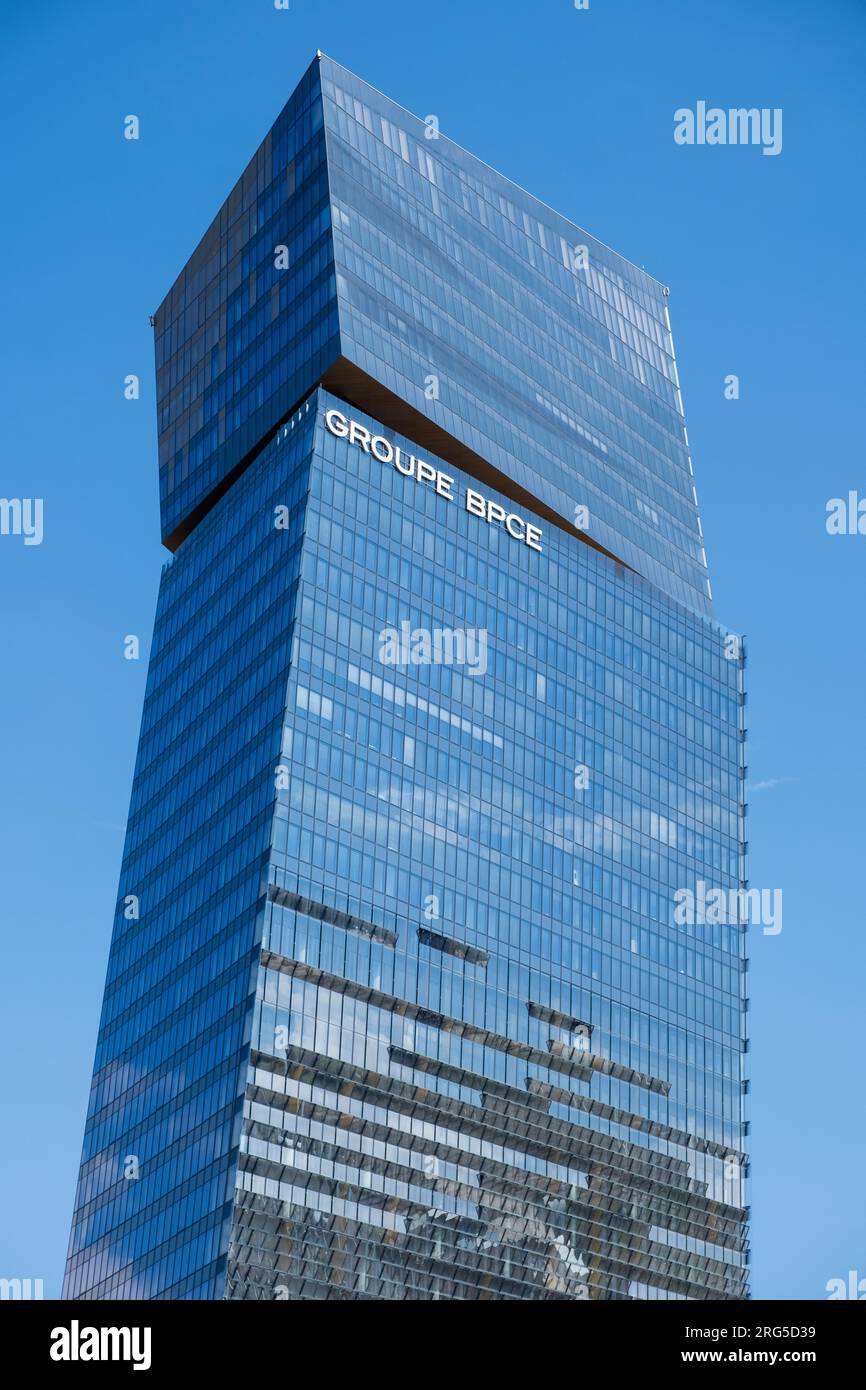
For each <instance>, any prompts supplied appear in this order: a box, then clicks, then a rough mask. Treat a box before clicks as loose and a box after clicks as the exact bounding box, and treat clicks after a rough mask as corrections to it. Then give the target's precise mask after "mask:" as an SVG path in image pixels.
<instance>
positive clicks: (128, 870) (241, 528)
mask: <svg viewBox="0 0 866 1390" xmlns="http://www.w3.org/2000/svg"><path fill="white" fill-rule="evenodd" d="M308 449H309V426H308V425H307V424H306V423H304V421H303V419H302V420H301V421H299V424H298V428H297V431H296V432H295V433H294V434H292V435H291V436H290V437H289V438H287V439H286V440H284V441H283V442H282V444H281V445H279V446H278V445H276V444H275V445H272V446H271V449H270V451H269V452H267V453H266V454H264V455H262V456H261V458H260V459H259V460H258V461H257V463H256V464H255V465H254V466H253V468H252V469H250V470H249V471H248V472H247V473H246V474H245V475H244V477H243V479H242V480H241V481H240V482H239V483H238V484H237V486H236V487H235V488H234V489H233V491H232V494H231V498H230V499H229V498H225V499H224V500H223V502H222V503H220V504H218V506H217V507H216V508H215V509H214V510H213V511H212V512H211V513H210V515H209V516H208V517H207V519H206V520H205V521H204V522H202V524H201V525H200V526H199V527H198V528H197V530H196V531H195V534H194V535H193V536H191V537H190V538H189V540H188V541H186V542H185V544H184V545H183V547H182V548H181V550H180V552H179V553H178V555H177V556H176V557H175V559H174V561H173V562H172V563H171V564H169V565H168V566H167V567H166V569H165V570H164V572H163V576H162V583H161V585H160V594H159V603H158V607H157V614H156V624H155V630H154V639H153V648H152V651H151V656H150V668H149V672H148V683H147V692H146V696H145V705H144V713H143V716H142V723H141V734H140V739H139V749H138V757H137V761H136V768H135V778H134V782H133V789H132V799H131V803H130V809H129V821H128V825H127V833H126V844H125V847H124V856H123V865H122V868H121V874H120V887H119V892H118V904H117V911H116V914H115V923H114V933H113V936H112V942H111V953H110V957H109V964H108V973H107V976H106V982H105V996H104V1002H103V1009H102V1017H101V1020H100V1027H99V1036H98V1041H97V1050H96V1059H95V1062H94V1070H93V1084H92V1089H91V1096H90V1104H89V1107H88V1116H87V1126H86V1131H85V1138H84V1149H83V1154H82V1162H81V1174H80V1178H79V1183H78V1190H77V1193H76V1199H75V1213H74V1217H73V1225H72V1237H71V1241H70V1251H69V1259H68V1263H67V1270H66V1281H65V1285H64V1297H69V1298H74V1297H82V1296H87V1297H90V1298H155V1297H161V1296H166V1297H172V1298H175V1297H186V1298H191V1297H201V1298H214V1297H219V1296H220V1294H221V1291H222V1287H223V1281H224V1265H225V1260H224V1256H225V1250H226V1245H227V1230H228V1224H229V1218H230V1213H231V1202H232V1197H233V1191H234V1170H235V1166H236V1162H237V1142H238V1132H237V1126H238V1121H239V1104H240V1097H241V1095H242V1091H243V1080H244V1073H245V1067H246V1059H247V1056H248V1052H249V1029H250V1015H251V1009H252V1002H253V990H254V987H255V968H256V963H257V961H258V950H257V941H258V937H259V934H260V930H261V913H262V886H261V885H262V881H263V875H264V872H265V869H264V866H265V864H266V861H267V855H268V848H269V844H270V836H271V821H272V818H273V799H274V772H273V768H274V765H275V763H276V759H277V757H278V755H279V749H280V739H281V732H282V725H283V709H284V705H285V689H286V679H287V674H288V667H289V659H290V652H291V643H292V624H293V620H294V612H295V600H296V586H297V574H298V564H299V556H300V541H301V534H302V527H303V503H304V497H305V493H306V488H307V473H308V457H307V455H308ZM280 505H281V506H286V507H288V508H289V509H290V512H289V518H290V524H289V525H288V527H287V528H283V529H279V530H278V529H277V528H276V526H275V512H274V508H275V507H276V506H280ZM130 899H134V901H129V900H130ZM130 914H132V915H130Z"/></svg>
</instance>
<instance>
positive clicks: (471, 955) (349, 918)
mask: <svg viewBox="0 0 866 1390" xmlns="http://www.w3.org/2000/svg"><path fill="white" fill-rule="evenodd" d="M577 243H580V244H583V245H585V247H586V249H587V251H588V259H587V261H586V263H585V264H583V263H582V262H581V261H580V260H579V259H578V260H575V257H574V255H573V253H574V250H575V245H576V244H577ZM283 248H284V250H285V262H284V264H283V265H282V266H278V265H277V264H276V259H275V252H276V251H277V250H278V249H283ZM156 336H157V374H158V388H159V390H158V398H159V399H158V409H159V421H160V486H161V501H162V515H163V535H164V536H165V537H166V539H167V543H168V544H169V545H170V547H171V548H173V549H176V554H175V556H174V559H173V561H172V562H171V563H170V564H169V565H167V566H166V568H165V570H164V572H163V576H162V583H161V587H160V597H159V604H158V610H157V616H156V627H155V635H154V641H153V649H152V653H151V659H150V669H149V675H148V686H147V692H146V698H145V706H144V712H143V716H142V727H141V735H140V742H139V750H138V758H137V763H136V769H135V777H134V783H133V790H132V798H131V803H130V811H129V820H128V826H127V836H126V844H125V849H124V859H123V865H122V870H121V879H120V886H119V892H118V902H117V909H116V914H115V922H114V932H113V937H112V944H111V952H110V957H109V965H108V972H107V978H106V984H105V995H104V1001H103V1011H102V1017H101V1021H100V1029H99V1037H98V1043H97V1053H96V1060H95V1064H94V1074H93V1083H92V1091H91V1099H90V1105H89V1108H88V1117H87V1123H86V1129H85V1140H84V1150H83V1155H82V1163H81V1171H80V1177H79V1184H78V1189H77V1193H76V1202H75V1211H74V1217H73V1227H72V1235H71V1240H70V1250H69V1257H68V1262H67V1270H66V1280H65V1285H64V1296H65V1297H69V1298H80V1297H89V1298H140V1297H144V1298H160V1297H171V1298H175V1297H182V1298H221V1297H230V1298H266V1299H282V1298H291V1299H306V1298H351V1299H363V1298H371V1297H372V1298H389V1299H390V1298H399V1299H403V1298H425V1299H426V1298H434V1297H436V1298H438V1297H445V1298H487V1297H494V1298H505V1299H515V1298H516V1299H522V1298H539V1299H558V1298H564V1299H584V1298H587V1299H597V1298H652V1299H657V1298H698V1299H700V1298H737V1297H742V1296H743V1295H744V1292H745V1291H746V1287H747V1266H748V1244H747V1238H746V1227H745V1220H746V1215H747V1211H746V1205H745V1179H746V1172H747V1168H746V1159H745V1155H744V1152H743V1150H744V1146H745V1139H746V1135H747V1132H748V1126H747V1123H746V1120H745V1116H744V1104H745V1102H744V1096H745V1093H746V1089H747V1083H746V1079H745V1060H746V1058H745V1052H746V1026H745V1025H746V1017H747V1005H748V1000H747V997H746V978H747V976H746V967H747V961H746V950H745V933H744V929H743V927H741V926H740V925H738V924H737V922H736V921H735V920H734V921H731V920H730V919H728V920H727V921H726V920H718V921H712V920H710V921H709V922H707V923H704V922H702V921H698V922H697V923H690V922H688V921H680V920H679V918H678V916H677V915H676V914H675V911H674V908H675V902H676V901H677V897H676V895H678V894H679V893H680V892H681V891H682V890H691V891H693V892H696V890H697V888H698V885H699V884H701V883H704V884H709V885H712V886H714V887H715V888H717V889H720V890H722V891H723V892H725V893H729V894H735V893H736V892H737V890H740V889H742V888H743V886H744V884H745V843H744V808H743V777H744V772H745V767H744V742H743V740H744V727H743V724H744V719H743V716H744V699H745V696H744V688H743V680H744V672H743V659H742V654H741V653H740V652H739V650H737V651H736V652H735V653H734V654H733V655H732V652H731V649H730V647H729V645H728V643H727V641H726V639H727V637H728V634H727V633H726V632H725V631H724V630H723V629H722V628H721V627H720V626H719V625H718V623H717V622H716V621H715V620H714V618H713V616H712V614H711V603H710V595H709V584H708V581H707V576H706V556H705V554H704V551H703V540H702V534H701V529H700V521H699V518H698V515H697V497H696V494H695V491H694V484H693V482H692V476H691V463H690V461H689V457H688V451H687V443H686V438H685V430H684V425H683V419H682V402H681V399H680V394H679V388H678V384H677V374H676V365H675V362H674V357H673V347H672V342H671V338H670V329H669V322H668V316H667V305H666V297H665V294H664V293H663V291H662V287H661V286H659V285H658V284H657V282H655V281H654V280H652V279H651V277H649V276H648V275H646V274H645V273H644V272H643V271H640V270H639V269H637V268H636V267H634V266H631V265H629V264H628V263H627V262H625V261H623V260H622V259H621V258H620V257H618V256H616V255H615V253H613V252H612V251H610V250H609V249H608V248H606V247H604V246H602V245H601V244H600V243H598V242H596V241H595V240H594V239H593V238H590V237H588V236H587V235H586V234H585V233H582V232H579V230H578V229H577V228H575V227H574V226H573V225H572V224H570V223H568V222H566V221H565V219H563V218H560V217H559V216H558V215H557V214H555V213H553V212H552V211H551V210H550V209H548V208H546V207H544V205H543V204H540V203H538V202H537V201H536V200H535V199H532V198H531V197H530V196H529V195H528V194H525V193H523V192H522V190H519V189H517V188H515V187H514V186H513V185H511V184H510V183H508V181H507V180H505V179H503V178H502V177H501V176H499V175H497V174H495V173H494V172H493V171H492V170H489V169H488V168H487V167H486V166H485V165H483V164H482V163H481V162H480V161H478V160H476V159H474V158H473V157H472V156H470V155H468V154H467V153H466V152H465V151H463V150H461V149H459V147H457V146H456V145H453V144H452V143H451V142H450V141H448V140H446V139H445V137H444V136H437V138H431V139H428V131H427V128H426V127H425V123H423V122H420V121H418V120H416V119H415V118H414V117H411V116H409V115H408V114H407V113H406V112H404V111H402V109H401V108H399V107H396V106H395V105H394V104H393V103H391V102H388V101H387V100H386V99H385V98H384V97H382V96H381V95H380V94H379V93H377V92H375V91H374V90H373V89H372V88H370V87H368V86H367V85H366V84H364V83H362V82H360V81H359V80H358V79H357V78H354V77H353V76H352V75H351V74H349V73H347V72H346V71H345V70H344V69H342V68H339V67H338V66H337V65H335V64H333V63H331V62H330V60H328V59H326V58H324V57H322V56H321V55H320V56H318V57H317V59H316V60H315V62H314V63H313V64H312V66H311V68H310V69H309V71H308V72H307V74H306V75H305V77H304V78H303V80H302V82H301V84H300V85H299V87H298V89H297V90H296V92H295V93H294V94H293V96H292V97H291V99H290V101H289V102H288V104H287V106H286V108H285V109H284V111H283V112H282V113H281V115H280V117H279V118H278V121H277V123H276V124H275V126H274V128H273V130H272V131H271V133H270V134H269V136H268V137H267V139H266V140H265V142H264V143H263V145H262V147H261V148H260V150H259V151H258V153H257V154H256V156H255V158H254V159H253V161H252V162H251V164H250V165H249V167H248V169H247V171H246V172H245V174H244V175H243V177H242V178H241V180H240V181H239V182H238V184H237V186H236V188H235V189H234V190H233V192H232V194H231V195H230V197H229V199H228V200H227V202H226V204H225V205H224V207H223V208H222V210H221V211H220V213H219V214H218V216H217V218H216V219H215V221H214V223H213V224H212V227H211V228H210V230H209V232H208V233H207V234H206V236H205V238H204V240H203V241H202V243H201V245H200V246H199V248H198V250H197V251H196V252H195V254H194V255H193V257H192V258H191V260H190V262H189V263H188V265H187V267H186V268H185V270H184V271H183V273H182V274H181V276H180V277H179V279H178V281H177V283H176V285H175V286H174V288H173V289H172V291H171V292H170V293H169V295H168V296H167V298H166V300H165V302H164V304H163V305H162V307H161V308H160V310H159V311H158V313H157V315H156ZM341 364H343V365H341ZM345 364H349V366H350V367H351V368H352V371H353V372H356V373H358V374H359V375H356V376H352V374H351V373H347V372H346V371H345V370H344V368H345ZM335 371H336V372H337V375H336V376H335ZM340 373H342V375H339V374H340ZM371 381H372V382H374V383H375V384H376V387H377V391H379V393H380V394H379V396H378V398H377V399H380V400H381V401H382V402H383V410H382V414H381V415H379V416H378V418H376V415H377V412H374V413H373V414H371V413H368V409H365V404H366V406H367V407H368V408H369V393H367V395H366V396H364V398H363V399H361V398H360V396H358V397H357V398H356V397H353V396H352V394H351V387H352V383H353V382H354V383H356V384H358V383H359V382H360V385H359V386H358V390H359V392H361V391H362V390H363V391H366V389H367V388H366V385H365V384H364V383H369V382H371ZM433 383H435V385H433ZM329 384H330V385H331V386H332V387H334V388H335V389H339V391H340V396H339V398H338V397H337V396H336V395H334V394H333V391H331V390H328V389H326V388H327V387H328V386H329ZM388 392H392V393H394V395H393V396H392V397H391V398H390V407H393V401H394V400H395V399H399V400H400V401H402V402H403V403H404V404H405V405H406V407H407V408H410V414H409V415H408V416H407V417H406V418H407V419H412V420H414V422H415V424H416V426H417V427H418V429H419V430H421V432H422V435H423V429H424V427H425V426H426V425H427V424H435V425H436V426H437V427H438V430H439V432H440V433H439V435H438V436H437V437H438V438H441V439H442V440H443V441H445V443H446V444H447V445H448V448H446V447H445V446H444V445H443V448H442V450H441V451H438V450H435V449H431V448H430V447H429V436H423V437H425V438H427V441H428V442H427V444H425V445H424V446H423V447H422V446H421V444H420V443H419V442H418V440H417V439H413V438H412V437H411V433H412V432H411V430H409V429H407V428H405V426H401V425H400V424H399V422H398V421H397V420H395V418H394V417H393V409H392V414H391V416H390V417H388V418H387V422H386V423H383V417H384V416H385V415H386V412H385V409H384V407H385V406H386V405H389V400H388ZM333 411H337V412H338V413H339V414H340V415H341V416H342V417H346V416H347V417H350V418H351V419H352V420H353V421H354V422H355V426H356V428H355V430H354V431H352V432H349V431H348V428H347V430H346V431H345V432H344V433H343V434H340V432H339V430H338V431H337V432H336V433H335V432H334V431H333V430H331V429H329V427H328V425H327V415H328V412H333ZM412 412H414V414H412ZM372 438H375V439H378V441H379V444H378V450H374V449H373V447H372V445H371V443H370V441H371V439H372ZM452 445H453V446H454V447H453V448H451V446H452ZM448 449H450V452H449V451H448ZM461 449H462V453H461ZM396 451H399V457H400V460H401V461H402V464H403V467H399V466H397V465H396V463H394V460H395V458H396V457H397V453H396ZM440 452H441V453H442V454H443V455H444V456H437V454H438V453H440ZM422 455H423V460H422V461H423V462H424V463H426V465H427V470H426V471H424V472H422V469H421V466H420V463H419V456H422ZM383 457H384V458H386V459H387V460H388V461H387V462H384V463H383V462H382V461H381V459H382V458H383ZM473 458H474V464H473V462H472V459H473ZM410 460H411V467H410V466H408V463H409V461H410ZM479 460H480V461H481V463H482V464H489V465H490V468H491V469H492V470H494V471H493V472H492V473H485V472H484V471H483V470H482V471H480V472H479V471H478V467H477V465H478V461H479ZM392 464H393V466H392ZM473 466H474V467H475V468H476V471H475V472H474V473H473V472H471V471H467V470H468V469H471V468H472V467H473ZM443 475H444V476H446V478H447V486H445V487H444V488H442V487H440V485H439V483H438V482H436V481H435V480H436V479H437V478H439V477H441V476H443ZM491 479H492V481H491ZM497 479H501V480H504V483H505V484H507V486H506V487H505V489H504V491H505V492H507V491H508V487H510V486H511V485H512V484H513V485H514V487H513V490H512V492H511V493H509V494H508V496H506V495H504V493H503V492H500V491H497V490H496V480H497ZM467 489H472V490H473V491H475V493H476V495H477V496H481V495H482V494H483V499H484V506H485V508H486V507H487V505H488V504H491V505H492V507H493V509H494V511H493V512H492V513H491V512H487V511H486V510H485V515H484V516H480V515H478V507H477V506H475V505H473V506H468V505H466V504H465V503H466V500H467V496H468V494H467ZM479 490H480V491H479ZM515 493H516V495H517V497H519V498H521V499H522V500H521V501H519V502H518V501H516V500H515ZM509 499H510V500H509ZM578 506H586V507H587V508H588V513H589V520H588V523H587V525H586V527H585V528H584V529H585V532H586V537H584V536H581V535H580V534H578V531H577V530H576V529H575V528H574V527H573V526H571V524H570V523H571V522H572V520H573V515H574V509H575V507H578ZM515 507H517V509H518V512H519V517H518V520H517V527H516V531H515V530H514V529H511V530H509V526H508V523H506V522H505V518H506V516H508V515H511V514H513V513H514V509H515ZM536 507H537V511H536V510H535V508H536ZM496 509H498V511H497V510H496ZM497 518H498V520H497ZM553 518H556V519H557V520H558V521H559V522H560V523H563V524H561V525H557V524H553ZM512 519H513V516H512ZM498 521H502V522H503V524H498ZM527 525H535V526H538V527H539V528H540V533H541V536H542V543H541V545H540V548H535V547H533V546H531V545H528V544H524V543H522V539H525V538H526V536H527V534H528V532H527V531H526V529H525V528H526V527H527ZM521 527H523V528H524V529H523V531H521V529H520V528H521ZM585 538H588V539H590V540H591V541H593V542H594V544H593V545H588V544H586V543H585ZM595 546H601V547H603V548H604V549H607V550H609V551H610V552H611V554H608V555H605V554H603V553H602V551H601V550H600V549H598V548H595Z"/></svg>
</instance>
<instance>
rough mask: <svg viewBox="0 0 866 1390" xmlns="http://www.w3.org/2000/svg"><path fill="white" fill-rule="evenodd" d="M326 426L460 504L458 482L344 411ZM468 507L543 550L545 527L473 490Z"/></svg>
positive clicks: (331, 414)
mask: <svg viewBox="0 0 866 1390" xmlns="http://www.w3.org/2000/svg"><path fill="white" fill-rule="evenodd" d="M325 426H326V428H327V429H329V430H330V432H331V434H335V435H336V436H337V438H338V439H347V440H348V441H349V443H350V444H357V446H358V448H360V449H363V451H364V453H365V454H370V455H371V456H372V457H373V458H374V459H378V461H379V463H384V464H392V465H393V467H394V468H396V470H397V472H398V473H402V474H403V477H404V478H414V479H415V482H416V483H422V484H423V485H425V486H427V485H429V486H431V487H432V488H433V490H434V492H435V493H436V494H437V496H439V497H444V498H445V500H446V501H448V502H454V501H456V500H457V499H456V498H455V496H454V486H455V483H454V479H453V478H451V477H449V475H448V474H447V473H443V472H442V470H441V469H439V468H434V467H433V464H432V463H427V462H426V461H425V460H424V459H420V458H416V456H415V455H414V454H409V453H407V452H406V451H405V450H403V449H401V448H400V446H399V445H398V444H392V443H391V441H390V439H386V438H385V437H384V435H381V434H373V433H372V432H371V431H370V430H368V429H367V428H366V426H364V425H360V424H358V421H357V420H351V419H349V417H348V416H346V415H344V414H343V412H342V411H341V410H328V411H326V412H325ZM464 506H465V509H466V511H467V512H471V513H472V515H473V516H479V517H481V519H482V520H483V521H486V522H487V524H488V525H489V526H493V525H498V526H501V527H503V529H504V530H505V532H506V534H507V535H508V536H510V537H511V539H512V540H514V541H520V542H521V543H522V544H523V545H528V546H529V548H530V550H539V551H540V550H541V527H540V526H535V525H533V524H532V523H531V522H529V521H526V520H525V519H524V518H523V517H522V516H521V515H520V513H519V512H507V511H506V510H505V508H504V507H502V506H500V504H499V503H498V502H494V501H493V500H492V498H489V497H485V496H484V495H483V493H480V492H477V491H476V490H475V488H471V487H467V489H466V494H465V497H464Z"/></svg>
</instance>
